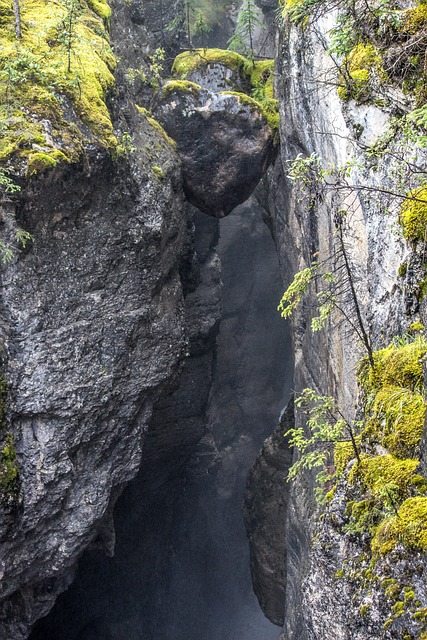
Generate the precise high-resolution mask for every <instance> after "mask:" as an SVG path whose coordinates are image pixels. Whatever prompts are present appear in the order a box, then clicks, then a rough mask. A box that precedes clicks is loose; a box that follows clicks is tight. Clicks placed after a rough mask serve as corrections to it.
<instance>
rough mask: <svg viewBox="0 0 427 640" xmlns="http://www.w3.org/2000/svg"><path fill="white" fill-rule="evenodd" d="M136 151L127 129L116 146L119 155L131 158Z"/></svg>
mask: <svg viewBox="0 0 427 640" xmlns="http://www.w3.org/2000/svg"><path fill="white" fill-rule="evenodd" d="M134 151H135V147H134V146H133V142H132V136H131V135H130V133H129V132H128V131H125V132H124V133H123V135H122V136H121V138H120V139H119V144H118V145H117V148H116V154H117V156H123V157H126V158H129V156H130V155H131V154H132V153H133V152H134Z"/></svg>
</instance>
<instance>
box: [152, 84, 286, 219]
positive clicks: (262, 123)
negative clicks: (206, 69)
mask: <svg viewBox="0 0 427 640" xmlns="http://www.w3.org/2000/svg"><path fill="white" fill-rule="evenodd" d="M155 117H156V119H157V120H159V121H160V122H161V124H162V125H163V126H164V128H165V130H166V131H167V133H168V134H169V135H170V136H171V137H172V138H173V139H174V140H175V142H176V144H177V150H178V153H179V155H180V158H181V161H182V167H183V168H182V170H183V179H184V192H185V195H186V197H187V198H188V200H189V201H190V202H191V203H192V204H193V205H195V206H196V207H197V208H198V209H200V211H203V212H204V213H206V214H208V215H211V216H214V217H217V218H223V217H224V216H226V215H228V214H229V213H230V212H231V211H232V210H233V209H234V208H235V207H236V206H237V205H238V204H241V203H242V202H244V201H245V200H247V198H248V197H249V196H250V195H251V193H252V192H253V190H254V189H255V187H256V185H257V184H258V182H259V180H260V178H261V176H262V175H263V173H264V172H265V171H266V169H267V167H268V165H269V163H270V162H271V160H272V159H273V157H274V147H275V145H274V134H273V130H272V129H271V127H270V126H269V124H268V121H267V118H266V116H265V115H264V113H263V112H262V110H261V108H260V107H259V105H258V103H257V102H256V101H255V100H252V99H251V98H249V97H248V96H246V95H244V94H237V93H228V94H223V93H212V92H210V91H208V90H206V89H203V88H201V87H199V86H198V85H196V84H194V83H191V82H182V81H171V82H170V83H168V84H166V85H165V87H164V89H163V92H162V95H161V97H160V99H159V102H158V104H157V107H156V109H155Z"/></svg>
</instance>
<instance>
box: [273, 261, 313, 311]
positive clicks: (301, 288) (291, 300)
mask: <svg viewBox="0 0 427 640" xmlns="http://www.w3.org/2000/svg"><path fill="white" fill-rule="evenodd" d="M318 268H319V267H318V264H317V262H313V263H312V264H311V265H310V266H309V267H306V268H305V269H302V270H301V271H298V272H297V273H296V274H295V275H294V278H293V280H292V282H291V284H290V285H289V287H288V288H287V289H286V291H285V293H284V294H283V296H282V298H281V300H280V303H279V306H278V307H277V311H280V315H281V316H282V318H288V317H289V316H291V315H292V313H293V312H294V311H295V309H296V308H297V307H298V305H299V304H300V302H301V300H302V299H303V297H304V296H305V294H306V293H307V291H308V289H309V287H310V285H311V283H312V282H313V280H314V278H315V277H316V275H317V272H318Z"/></svg>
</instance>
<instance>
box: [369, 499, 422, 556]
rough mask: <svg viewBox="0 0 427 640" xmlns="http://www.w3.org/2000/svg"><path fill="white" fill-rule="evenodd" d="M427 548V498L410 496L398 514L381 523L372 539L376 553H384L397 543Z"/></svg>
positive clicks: (419, 548)
mask: <svg viewBox="0 0 427 640" xmlns="http://www.w3.org/2000/svg"><path fill="white" fill-rule="evenodd" d="M398 544H403V545H404V546H405V547H407V548H409V549H418V550H422V551H426V550H427V498H425V497H415V498H408V499H407V500H405V502H404V503H403V504H402V505H401V507H400V508H399V510H398V512H397V515H396V516H393V517H391V518H388V519H387V520H386V521H385V522H383V523H382V524H381V526H380V527H379V528H378V531H377V532H376V534H375V536H374V538H373V541H372V550H373V552H374V554H379V555H384V554H385V553H388V552H389V551H392V550H393V549H394V548H395V547H396V545H398Z"/></svg>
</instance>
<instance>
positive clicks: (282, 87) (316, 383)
mask: <svg viewBox="0 0 427 640" xmlns="http://www.w3.org/2000/svg"><path fill="white" fill-rule="evenodd" d="M332 25H333V17H332V18H331V17H326V18H322V19H320V21H319V22H318V23H317V24H315V25H314V27H313V26H312V27H311V28H304V29H303V28H301V27H298V26H295V25H290V24H289V23H285V25H284V26H283V28H282V32H281V35H280V40H279V44H278V50H277V66H276V73H277V89H278V94H279V101H280V111H281V157H280V158H279V160H278V161H277V163H276V165H275V166H274V167H273V168H271V169H270V170H269V172H268V177H267V180H266V181H265V188H264V190H262V189H259V191H258V197H259V198H260V200H261V201H262V202H263V203H264V206H265V208H266V210H267V211H269V215H268V216H267V224H269V226H270V228H271V230H272V234H273V237H274V239H275V242H276V246H277V249H278V253H279V259H280V262H281V267H282V276H283V280H284V282H285V283H289V281H290V279H291V278H292V275H293V274H294V273H295V272H296V271H298V270H300V269H302V268H303V267H305V266H307V265H309V264H310V262H311V261H312V260H313V257H314V256H315V255H316V254H317V252H319V258H318V259H320V260H322V258H323V257H327V256H328V255H330V254H331V253H332V252H333V247H334V243H333V237H334V231H335V225H334V215H335V214H336V212H337V210H338V209H339V208H340V207H343V208H344V207H348V206H349V200H351V203H352V204H351V211H352V215H351V217H350V218H349V222H348V229H347V233H348V236H347V238H348V247H349V249H348V250H349V254H350V256H351V260H352V263H353V265H354V268H355V274H356V278H355V279H356V282H357V292H358V296H359V299H360V301H361V304H362V308H363V309H364V313H365V318H366V323H367V326H368V327H369V330H370V332H371V335H372V337H373V342H374V345H375V346H376V347H377V348H378V347H379V346H381V345H385V344H387V343H388V342H389V341H390V339H391V338H392V337H393V336H395V335H399V334H401V333H402V332H403V331H405V330H406V328H407V326H408V324H409V323H410V322H411V318H412V317H413V314H414V312H416V308H414V306H413V305H412V306H411V304H412V303H411V302H409V303H408V297H407V295H406V294H405V290H407V283H405V282H404V280H403V279H402V278H401V277H400V276H399V273H398V268H399V265H400V264H401V263H402V262H403V261H405V260H407V259H408V255H409V253H410V252H409V250H408V248H407V246H406V245H405V242H404V241H403V239H402V237H401V235H399V233H396V232H395V230H394V229H395V227H394V225H396V220H397V213H398V203H396V201H393V200H392V199H391V198H388V197H387V194H382V195H381V197H380V198H378V197H375V196H373V195H371V194H370V193H368V194H365V193H364V192H363V191H355V192H352V193H350V194H349V193H346V194H345V195H344V197H343V196H340V194H337V193H335V194H331V193H328V192H327V193H326V195H325V196H324V197H323V198H322V199H320V200H318V201H317V202H316V205H315V206H314V207H310V206H309V204H308V202H307V200H304V197H303V196H301V192H299V191H298V188H297V187H296V185H295V184H294V183H293V182H292V181H291V180H290V179H289V173H290V163H291V161H292V160H294V159H295V158H296V157H297V156H298V154H302V156H303V157H307V156H310V155H311V154H313V153H315V154H316V156H317V157H319V158H320V159H321V161H322V163H323V165H324V166H326V167H329V168H331V169H332V170H333V169H334V168H337V167H341V166H343V165H344V164H345V163H346V162H347V160H348V159H349V158H355V159H356V162H357V164H360V165H361V166H363V167H364V168H356V169H354V173H353V174H352V177H353V179H354V180H356V181H359V183H363V184H365V185H367V186H368V187H370V188H375V187H384V188H385V189H387V188H389V189H391V190H393V187H394V183H393V166H392V165H390V163H389V162H388V161H385V162H382V161H381V160H380V161H379V163H378V164H377V166H376V167H375V170H372V166H371V165H370V164H369V160H367V157H366V156H365V148H366V146H368V145H370V144H373V143H374V142H375V140H377V139H378V137H379V136H380V135H381V134H382V133H383V132H384V131H385V130H386V127H387V122H388V119H389V118H390V115H391V114H390V112H388V111H387V109H384V108H380V107H378V106H375V105H372V104H371V105H369V106H366V105H358V104H356V103H355V102H354V101H350V102H349V103H344V102H342V101H341V100H340V99H339V98H338V95H337V91H336V69H335V68H334V66H333V65H332V63H331V60H330V58H329V57H328V56H327V55H326V53H325V50H326V48H327V39H326V34H327V31H328V30H329V29H330V28H331V26H332ZM410 259H411V258H410ZM312 304H313V300H308V302H307V303H306V304H305V305H304V306H303V308H302V309H299V310H298V311H297V312H296V313H294V316H293V318H292V330H293V341H294V349H295V377H294V389H295V391H296V393H299V392H301V390H302V389H303V388H305V387H312V388H314V389H317V390H318V391H319V392H320V393H323V394H326V395H334V396H335V397H336V398H337V400H338V402H339V403H340V406H341V407H343V408H344V411H345V412H346V413H347V415H352V412H353V411H354V406H355V401H356V397H357V384H356V378H355V369H356V363H357V360H358V359H359V358H360V357H361V356H362V355H363V352H362V350H360V349H359V347H358V344H357V340H355V338H354V335H352V334H351V331H348V328H347V329H345V328H344V327H343V324H342V323H338V322H337V323H334V322H332V323H330V324H329V325H328V327H327V330H326V331H324V332H320V333H318V334H313V333H312V331H311V330H310V317H311V313H310V305H312ZM299 420H300V419H299V418H298V416H297V418H296V424H297V426H299V424H300V422H299ZM273 442H274V441H273ZM271 445H272V442H268V443H267V444H266V448H267V452H266V451H263V452H261V455H260V458H259V459H258V463H257V467H255V471H253V472H252V475H251V476H250V479H249V485H248V486H249V505H251V504H252V501H253V500H254V495H255V496H256V495H257V487H256V488H255V490H254V476H253V474H254V473H258V474H259V473H260V472H261V477H259V478H258V483H259V484H258V486H259V495H258V499H260V496H261V495H264V493H263V492H264V486H265V484H266V483H268V481H269V478H270V476H271V474H272V473H274V470H275V463H269V456H271V454H269V453H268V452H269V449H270V447H271ZM279 455H280V445H279V444H278V443H277V442H276V446H275V449H274V458H276V457H277V456H279ZM247 499H248V498H247ZM284 500H287V501H288V506H287V515H286V525H285V526H282V528H281V535H280V525H279V524H278V522H277V519H276V517H275V516H274V517H273V516H271V515H270V519H269V524H270V526H271V528H272V531H274V533H271V535H269V536H264V538H263V537H262V536H263V529H264V528H265V527H266V523H265V522H263V523H262V524H260V525H259V526H255V532H254V531H253V530H252V528H251V523H249V535H250V537H251V540H252V545H253V549H252V554H253V557H254V558H255V562H257V561H259V558H261V557H263V558H264V560H263V561H262V563H261V565H260V566H259V567H258V568H256V565H255V564H253V569H254V566H255V571H254V573H255V576H254V583H255V588H256V590H257V592H258V596H259V598H260V601H261V603H262V604H263V608H264V611H265V613H266V614H267V615H273V616H274V617H275V618H276V619H280V617H282V618H283V619H284V628H283V633H282V636H281V640H306V639H307V638H310V639H314V638H316V639H319V640H320V639H322V640H328V639H329V638H330V639H331V640H332V638H336V637H343V638H344V637H346V638H349V637H353V635H351V634H352V633H353V630H354V628H355V627H354V620H358V619H359V618H360V614H359V609H356V605H355V604H354V605H352V604H351V603H350V601H347V600H346V602H347V605H345V606H343V607H342V608H341V609H340V607H341V604H342V602H344V600H345V597H344V594H343V593H341V592H337V591H336V592H335V593H334V590H335V589H336V583H334V581H333V580H332V581H331V582H328V581H327V580H326V574H322V569H321V566H322V563H324V566H325V567H327V566H329V567H330V566H331V563H333V562H334V561H335V560H336V559H337V558H334V557H333V551H332V552H331V554H332V555H331V558H328V557H327V556H326V555H324V556H322V557H321V558H320V556H319V554H318V553H317V552H315V553H314V555H313V556H311V553H312V552H311V547H312V538H313V535H314V533H315V531H316V530H317V526H318V524H317V523H318V518H317V516H318V514H319V507H318V505H317V504H316V503H315V501H314V499H313V480H312V477H311V476H310V475H308V474H307V475H306V476H305V477H301V478H300V479H299V480H297V481H296V482H295V483H294V484H293V487H292V490H291V492H290V495H289V498H286V491H285V489H283V490H282V492H281V493H279V495H277V496H273V495H271V496H269V497H268V498H267V502H268V504H267V505H265V506H264V507H263V511H264V512H265V513H268V511H269V510H271V511H272V512H273V507H274V506H276V508H277V509H280V505H281V504H282V503H283V501H284ZM247 508H248V507H247ZM329 534H331V535H332V533H331V532H329ZM275 536H277V537H276V540H273V538H274V537H275ZM283 538H285V540H286V543H285V549H286V558H285V559H284V560H283V561H282V563H279V568H278V570H277V572H276V575H275V576H273V579H272V580H271V583H270V584H269V586H268V591H266V586H265V585H266V575H267V574H268V569H269V562H270V558H271V557H272V556H273V557H276V556H275V554H279V553H281V555H282V558H283V557H284V553H283V551H282V549H283ZM326 546H327V545H326ZM324 548H325V547H324ZM324 548H323V549H324ZM347 552H348V553H349V555H352V553H353V552H351V551H349V550H348V549H347ZM316 553H317V555H316ZM344 557H347V556H346V553H344ZM283 563H284V564H285V566H286V569H285V574H286V576H285V578H283V573H282V569H283ZM338 564H339V562H338V563H337V566H338ZM329 573H330V572H329ZM329 573H328V575H329ZM321 574H322V576H323V577H320V575H321ZM315 576H316V577H315ZM304 579H305V582H304ZM274 580H276V586H274ZM284 582H285V583H286V595H285V596H284V593H283V592H284V587H283V585H284ZM303 582H304V586H302V585H303ZM263 584H264V586H263ZM271 591H273V594H274V595H273V596H270V598H269V599H267V600H266V597H265V594H266V593H267V592H269V593H271ZM303 591H304V594H305V595H304V597H303ZM349 592H350V593H351V594H353V592H352V591H351V588H350V589H349ZM328 599H330V605H329V606H328V605H327V602H328ZM273 601H275V602H280V601H281V603H282V609H281V610H280V605H279V606H278V609H277V610H275V611H274V612H273V614H272V612H271V604H272V602H273ZM331 603H332V604H331ZM340 603H341V604H340ZM352 606H353V607H354V609H352V608H351V607H352ZM376 611H377V613H378V617H379V618H380V617H381V614H380V613H379V609H378V610H377V609H376ZM352 616H353V618H352ZM350 619H352V622H350ZM332 622H333V624H332ZM364 624H365V626H363V625H364ZM369 624H370V623H369V622H366V623H361V625H362V627H361V628H358V631H357V634H356V635H354V637H355V638H356V637H357V638H365V637H366V638H368V637H371V636H370V635H369V632H368V626H369ZM372 629H374V627H372ZM375 629H376V630H374V631H372V633H373V634H374V635H375V633H377V634H378V633H379V630H378V628H376V627H375ZM354 633H356V631H354ZM339 634H341V635H339ZM381 637H382V636H381Z"/></svg>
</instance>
